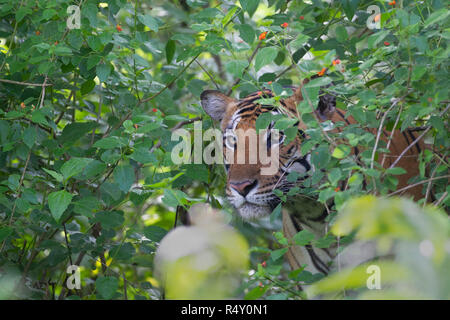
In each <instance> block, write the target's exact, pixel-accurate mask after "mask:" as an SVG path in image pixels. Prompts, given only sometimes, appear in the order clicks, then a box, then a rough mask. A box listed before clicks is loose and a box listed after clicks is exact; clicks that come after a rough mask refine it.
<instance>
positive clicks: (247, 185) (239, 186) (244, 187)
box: [230, 179, 258, 197]
mask: <svg viewBox="0 0 450 320" xmlns="http://www.w3.org/2000/svg"><path fill="white" fill-rule="evenodd" d="M257 184H258V182H257V181H256V179H255V180H245V181H242V182H230V187H232V188H233V189H234V190H236V191H237V192H238V193H239V194H240V195H241V196H243V197H245V196H246V195H247V194H248V193H249V192H250V191H252V189H253V188H255V187H256V185H257Z"/></svg>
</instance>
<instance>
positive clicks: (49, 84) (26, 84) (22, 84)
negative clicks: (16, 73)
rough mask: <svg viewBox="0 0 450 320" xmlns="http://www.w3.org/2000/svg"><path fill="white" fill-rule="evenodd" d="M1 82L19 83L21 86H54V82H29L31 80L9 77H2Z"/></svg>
mask: <svg viewBox="0 0 450 320" xmlns="http://www.w3.org/2000/svg"><path fill="white" fill-rule="evenodd" d="M0 82H5V83H11V84H18V85H21V86H31V87H51V86H53V84H51V83H45V82H44V83H29V82H20V81H14V80H8V79H0Z"/></svg>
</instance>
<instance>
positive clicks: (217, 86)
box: [195, 60, 220, 90]
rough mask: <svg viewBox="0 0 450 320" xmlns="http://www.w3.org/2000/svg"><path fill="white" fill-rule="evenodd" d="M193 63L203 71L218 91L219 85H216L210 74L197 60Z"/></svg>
mask: <svg viewBox="0 0 450 320" xmlns="http://www.w3.org/2000/svg"><path fill="white" fill-rule="evenodd" d="M195 62H197V64H198V65H199V66H200V68H201V69H202V70H203V71H205V73H206V74H207V75H208V77H209V78H210V79H211V81H212V82H213V83H214V85H215V86H216V89H217V90H220V87H219V85H218V84H217V82H216V81H215V80H214V78H213V77H212V76H211V74H210V73H209V72H208V70H206V69H205V68H204V67H203V66H202V65H201V64H200V62H198V61H197V60H195Z"/></svg>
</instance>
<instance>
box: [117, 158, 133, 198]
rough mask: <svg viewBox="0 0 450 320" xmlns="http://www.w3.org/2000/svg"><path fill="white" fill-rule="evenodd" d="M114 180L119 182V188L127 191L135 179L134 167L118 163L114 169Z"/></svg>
mask: <svg viewBox="0 0 450 320" xmlns="http://www.w3.org/2000/svg"><path fill="white" fill-rule="evenodd" d="M114 180H115V181H116V182H117V183H118V184H119V189H120V190H122V191H123V192H125V193H127V192H128V190H130V188H131V186H132V185H133V183H134V181H135V180H136V176H135V173H134V169H133V167H132V166H130V165H120V166H117V167H116V168H115V169H114Z"/></svg>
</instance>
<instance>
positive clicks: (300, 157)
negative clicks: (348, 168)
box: [201, 81, 423, 274]
mask: <svg viewBox="0 0 450 320" xmlns="http://www.w3.org/2000/svg"><path fill="white" fill-rule="evenodd" d="M307 82H308V81H304V82H303V84H302V85H301V86H300V87H298V88H297V89H296V90H295V91H294V94H293V95H292V96H290V97H289V98H286V99H283V100H280V105H281V108H282V110H283V112H284V113H285V114H288V115H291V116H292V117H295V118H296V119H298V123H297V126H298V130H299V133H300V134H298V135H297V136H296V138H295V139H294V140H293V141H291V142H290V143H288V144H287V145H285V144H284V143H282V142H283V141H284V139H283V138H282V136H280V138H279V140H278V141H279V143H278V144H277V146H278V147H279V169H278V171H277V172H276V173H275V174H273V175H263V174H261V170H262V169H263V168H264V167H265V164H262V163H260V162H259V161H258V162H257V163H254V164H251V163H236V162H233V163H231V164H227V163H226V164H225V166H226V171H227V185H226V194H227V198H228V200H229V201H230V203H231V204H232V205H233V206H234V207H235V208H236V210H237V211H238V213H239V214H240V215H241V216H242V217H243V218H244V219H254V218H258V217H263V216H266V215H268V214H270V213H271V212H272V210H273V209H274V208H275V207H276V206H277V205H278V204H279V202H280V199H279V198H278V197H277V196H276V195H275V194H274V193H273V190H274V189H275V188H276V189H280V190H282V191H283V192H287V191H289V190H290V189H291V188H292V187H294V186H295V185H299V184H300V185H301V179H300V180H299V181H297V183H292V182H289V181H287V179H286V176H287V174H288V173H290V172H292V171H295V172H298V173H300V174H302V175H303V176H307V175H308V173H309V172H312V171H314V166H313V165H312V163H311V161H310V159H311V155H310V154H301V151H300V150H301V148H300V147H301V144H302V141H303V139H305V138H306V136H305V133H304V131H305V130H306V129H307V128H306V125H305V124H304V123H303V122H302V121H301V117H298V112H297V108H296V107H297V105H298V103H299V102H301V101H302V100H303V96H302V90H301V87H302V86H303V85H305V84H306V83H307ZM261 94H263V95H265V96H268V97H271V96H273V94H272V92H271V91H270V90H264V91H263V92H259V93H254V94H251V95H249V96H248V97H246V98H244V99H241V100H236V99H233V98H230V97H228V96H226V95H224V94H222V93H220V92H219V91H212V90H207V91H204V92H203V93H202V95H201V102H202V106H203V108H204V110H205V111H206V113H207V114H209V115H210V116H211V117H212V118H213V119H214V120H217V121H220V123H221V130H222V132H223V133H225V132H229V131H232V132H234V131H236V130H238V129H242V130H248V129H255V123H256V119H257V118H258V116H259V115H260V114H262V113H264V112H271V113H272V114H274V115H275V114H277V113H280V112H281V111H280V110H279V109H278V108H276V107H274V106H266V105H260V104H258V103H256V102H255V101H256V100H258V99H260V98H261ZM315 114H316V117H317V119H318V120H319V121H321V122H323V121H327V120H331V122H332V123H337V122H339V121H343V122H344V123H345V124H346V125H350V124H351V123H354V122H355V120H354V119H353V118H352V117H346V116H345V112H344V111H343V110H338V109H336V99H335V97H334V96H332V95H329V94H325V95H322V96H321V97H320V99H319V105H318V107H317V110H316V112H315ZM269 129H270V127H269ZM333 130H335V131H338V132H339V131H340V130H342V129H341V128H340V127H336V128H335V129H333ZM374 133H376V130H374ZM390 135H391V133H390V132H386V131H383V134H382V137H381V139H382V140H384V141H387V140H388V139H389V137H390ZM408 135H409V136H408ZM228 136H229V135H228ZM267 138H268V135H267ZM227 139H228V138H227ZM233 139H234V144H233V143H230V142H229V141H228V140H225V139H224V146H223V147H224V151H225V150H227V149H233V148H234V149H236V144H237V143H238V142H239V139H240V137H238V136H235V137H234V138H233ZM243 139H244V141H241V143H242V142H243V145H244V150H245V155H246V159H248V158H249V156H250V155H249V152H250V151H249V148H248V146H247V145H248V143H247V142H246V140H245V139H246V138H245V137H244V138H243ZM411 139H413V140H414V139H415V136H414V133H412V132H407V133H402V132H399V131H395V132H394V133H393V136H392V140H391V143H390V147H389V150H390V153H389V154H388V155H380V157H379V158H380V162H382V164H383V167H385V168H387V167H389V166H390V165H391V164H392V163H393V161H395V159H396V156H398V155H400V153H401V152H402V151H403V150H404V149H405V148H406V147H407V146H408V145H409V144H410V143H411V141H412V140H411ZM269 140H270V139H267V149H268V150H269V149H270V150H271V148H273V147H274V146H273V143H271V141H272V140H271V141H269ZM422 148H423V144H422V143H418V144H417V146H416V147H415V148H411V149H410V150H409V151H408V153H407V154H406V155H405V156H403V157H402V158H401V160H400V161H399V162H398V164H397V165H396V166H399V167H402V168H404V169H405V170H406V171H407V173H406V174H403V175H400V176H399V177H398V178H399V184H398V188H402V187H404V186H406V185H407V182H408V180H409V179H410V178H411V177H413V176H416V175H417V174H418V172H419V169H418V159H417V156H418V154H419V152H420V150H421V149H422ZM353 152H354V154H355V155H356V156H357V155H358V153H359V152H361V150H358V148H354V150H353ZM383 158H384V160H382V159H383ZM343 187H344V186H343ZM420 192H421V189H420V187H417V188H411V189H409V190H408V193H409V194H411V195H413V196H414V197H416V198H417V197H419V196H420ZM285 207H286V209H287V210H284V211H283V232H284V235H285V236H286V238H288V239H292V237H293V236H294V235H295V234H296V233H298V232H299V231H300V230H304V229H307V230H309V231H311V232H312V233H314V234H315V235H316V236H317V237H322V236H324V235H325V234H326V232H327V223H326V221H325V218H326V217H327V213H328V212H327V210H326V208H325V206H324V205H322V204H320V203H319V202H318V201H316V200H315V199H310V198H308V197H304V196H302V195H298V196H296V197H293V198H292V199H290V200H289V201H288V203H287V205H286V206H285ZM349 249H350V248H349ZM374 255H375V252H374V248H373V246H371V245H370V244H361V243H358V244H355V245H353V250H346V253H345V255H344V254H340V256H339V257H338V259H337V260H339V262H340V266H341V267H345V266H347V265H357V264H359V263H362V262H364V261H366V260H369V259H370V258H373V257H374ZM287 259H288V261H289V264H290V265H291V267H292V268H293V269H298V268H300V267H301V266H302V265H304V264H307V267H306V270H309V271H311V272H313V273H316V272H321V273H324V274H327V273H329V272H330V271H331V270H332V269H333V268H335V267H336V264H333V261H334V260H335V259H336V247H331V248H327V249H319V248H313V247H312V246H310V245H307V246H302V247H300V246H291V247H290V249H289V251H288V253H287Z"/></svg>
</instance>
